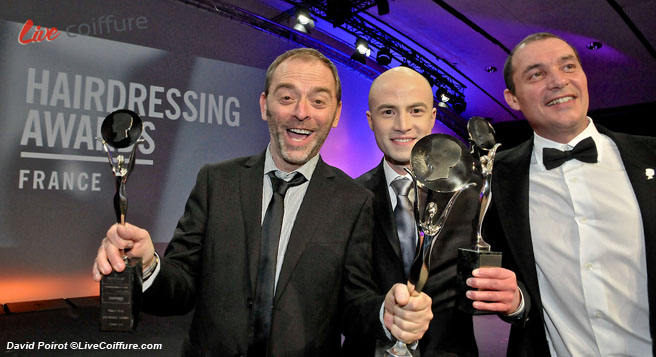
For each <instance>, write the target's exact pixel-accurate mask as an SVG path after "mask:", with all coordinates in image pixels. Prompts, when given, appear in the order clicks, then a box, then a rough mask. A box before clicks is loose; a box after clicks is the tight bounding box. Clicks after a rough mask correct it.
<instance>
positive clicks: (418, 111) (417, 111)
mask: <svg viewBox="0 0 656 357" xmlns="http://www.w3.org/2000/svg"><path fill="white" fill-rule="evenodd" d="M423 112H424V111H423V110H422V109H420V108H414V109H412V110H411V111H410V113H412V114H421V113H423Z"/></svg>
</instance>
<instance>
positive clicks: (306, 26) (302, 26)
mask: <svg viewBox="0 0 656 357" xmlns="http://www.w3.org/2000/svg"><path fill="white" fill-rule="evenodd" d="M295 15H296V24H294V30H296V31H298V32H303V33H310V30H311V29H313V28H314V20H312V17H311V16H310V11H309V10H308V9H306V8H304V7H300V6H299V7H297V8H296V14H295Z"/></svg>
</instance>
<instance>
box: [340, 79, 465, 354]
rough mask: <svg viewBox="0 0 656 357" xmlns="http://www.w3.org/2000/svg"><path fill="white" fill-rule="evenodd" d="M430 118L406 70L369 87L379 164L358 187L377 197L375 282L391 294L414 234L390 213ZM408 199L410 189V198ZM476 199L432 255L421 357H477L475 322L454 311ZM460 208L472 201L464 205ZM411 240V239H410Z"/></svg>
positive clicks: (372, 344)
mask: <svg viewBox="0 0 656 357" xmlns="http://www.w3.org/2000/svg"><path fill="white" fill-rule="evenodd" d="M435 115H436V109H435V108H434V107H433V94H432V89H431V86H430V84H429V83H428V81H427V80H426V79H425V78H424V77H423V76H421V75H420V74H419V73H417V72H416V71H414V70H412V69H410V68H407V67H396V68H392V69H390V70H388V71H386V72H384V73H383V74H381V75H380V76H379V77H378V78H376V80H374V82H373V83H372V85H371V89H370V92H369V110H368V111H367V120H368V121H369V126H370V127H371V130H373V132H374V135H375V138H376V143H377V144H378V147H379V148H380V150H381V151H382V152H383V154H384V158H383V160H382V161H381V163H380V164H379V165H378V166H376V167H375V168H374V169H372V170H371V171H369V172H367V173H365V174H364V175H362V176H360V177H359V178H357V179H356V181H357V182H358V183H360V184H362V185H363V186H365V187H366V188H368V189H369V190H371V191H372V192H373V193H374V196H375V197H374V210H375V232H374V239H373V247H372V249H373V262H372V265H373V276H372V279H373V280H374V282H375V283H376V285H377V286H378V288H379V289H380V291H381V292H384V291H387V290H389V289H390V287H392V286H393V285H394V284H395V283H405V282H407V278H408V275H407V274H408V273H407V271H408V265H409V263H410V261H411V259H412V257H414V254H415V251H414V250H415V246H416V232H415V231H414V230H415V228H414V225H411V228H410V231H409V232H408V227H407V226H405V225H404V224H403V223H402V222H399V221H397V219H396V218H395V213H394V211H395V209H396V208H397V205H400V204H403V203H402V202H400V201H402V200H404V198H401V199H399V198H398V196H397V191H398V190H399V187H401V186H407V184H408V183H409V182H410V181H409V180H410V177H409V175H408V174H407V173H406V172H405V171H404V168H406V167H409V166H410V153H411V151H412V147H413V146H414V144H415V143H416V142H417V141H418V140H419V139H421V138H423V137H424V136H426V135H428V134H430V133H431V131H432V128H433V125H434V124H435ZM477 179H478V178H477ZM397 180H407V181H405V184H402V183H395V181H397ZM412 195H413V194H412V191H411V192H410V194H409V196H410V197H412ZM411 199H412V198H411ZM476 200H477V191H476V189H468V190H467V191H465V192H464V193H463V195H462V196H461V198H460V199H459V201H458V202H457V203H456V205H455V206H454V208H453V209H454V211H453V213H452V214H451V216H450V218H449V220H448V221H447V223H446V225H445V229H444V231H443V233H442V235H441V236H440V239H439V241H438V242H437V243H436V244H437V247H436V249H435V251H434V253H433V255H432V257H431V271H430V277H429V279H428V282H427V283H426V286H425V288H424V292H425V293H426V294H428V295H429V296H430V297H431V298H432V310H433V316H434V318H433V320H432V321H431V322H430V325H429V329H428V331H427V332H426V333H425V334H424V336H423V338H422V339H421V340H420V341H419V345H418V348H417V349H418V350H420V352H421V355H424V356H429V355H440V354H448V353H452V354H457V355H460V356H468V355H474V356H475V355H477V354H478V351H477V348H476V341H475V339H474V331H473V326H472V316H471V315H468V314H465V313H463V312H461V311H459V310H458V309H457V308H456V306H455V300H456V290H455V289H456V287H455V286H456V285H455V282H456V280H455V277H456V258H457V252H458V248H461V247H462V248H471V247H473V246H474V239H473V234H472V219H473V218H474V216H475V215H476V213H477V212H476V208H477V206H476V202H477V201H476ZM445 202H446V200H445V199H440V200H439V204H443V203H445ZM464 202H474V203H473V204H469V205H467V204H464ZM441 208H442V207H441ZM397 216H398V215H397ZM397 222H399V223H397ZM408 237H412V238H411V241H408ZM383 315H384V318H386V319H389V318H392V316H391V315H392V312H389V311H386V310H385V311H384V312H383ZM356 318H357V317H356ZM393 343H394V340H393V339H390V338H388V337H386V336H385V335H382V336H381V335H380V334H379V335H377V336H371V335H365V333H364V332H363V333H362V334H361V335H359V336H358V335H350V336H349V335H346V340H345V341H344V347H343V349H344V351H345V352H346V354H347V355H362V356H371V355H374V351H376V353H375V354H376V355H380V354H381V351H384V350H385V349H387V348H389V347H390V346H391V345H392V344H393ZM414 347H417V346H414ZM415 354H416V353H415Z"/></svg>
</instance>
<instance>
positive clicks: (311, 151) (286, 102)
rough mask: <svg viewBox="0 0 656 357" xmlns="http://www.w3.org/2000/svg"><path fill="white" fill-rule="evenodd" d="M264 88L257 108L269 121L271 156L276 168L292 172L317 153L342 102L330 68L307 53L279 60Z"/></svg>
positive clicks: (337, 119) (337, 117) (337, 118)
mask: <svg viewBox="0 0 656 357" xmlns="http://www.w3.org/2000/svg"><path fill="white" fill-rule="evenodd" d="M267 89H268V94H265V93H262V95H261V96H260V112H261V114H262V119H263V120H265V121H267V122H268V124H269V134H270V140H271V156H272V157H273V161H274V162H275V164H276V166H277V167H278V169H280V170H283V171H286V172H291V171H294V170H296V169H297V168H299V167H301V166H302V165H303V164H305V163H306V162H307V161H308V160H310V159H311V158H312V157H314V156H315V155H316V154H318V153H319V149H321V145H323V143H324V141H325V140H326V137H327V136H328V133H329V132H330V129H331V127H336V126H337V123H338V121H339V116H340V113H341V109H342V103H341V102H340V101H338V99H337V95H336V83H335V79H334V77H333V74H332V72H331V70H330V69H329V68H328V67H327V66H326V65H325V64H323V63H321V62H320V61H319V60H317V59H315V58H312V57H308V56H296V57H291V58H289V59H287V60H285V61H284V62H282V63H280V65H279V66H278V68H276V70H275V72H274V73H273V76H272V79H271V84H270V86H269V88H267Z"/></svg>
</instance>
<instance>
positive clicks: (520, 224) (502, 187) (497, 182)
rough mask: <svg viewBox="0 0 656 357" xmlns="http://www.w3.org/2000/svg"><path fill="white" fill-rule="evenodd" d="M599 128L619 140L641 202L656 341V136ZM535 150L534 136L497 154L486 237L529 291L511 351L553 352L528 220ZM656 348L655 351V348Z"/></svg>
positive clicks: (526, 353)
mask: <svg viewBox="0 0 656 357" xmlns="http://www.w3.org/2000/svg"><path fill="white" fill-rule="evenodd" d="M597 129H598V130H599V132H600V133H602V134H605V135H607V136H608V137H610V138H611V139H612V140H613V141H614V142H615V143H616V144H617V147H618V149H619V152H620V156H621V159H622V162H623V163H624V167H625V168H626V172H627V174H628V177H629V180H630V181H631V185H632V187H633V191H634V192H635V195H636V198H637V199H638V205H639V206H640V211H641V215H642V219H643V226H644V233H645V249H646V256H647V274H648V286H647V289H648V294H649V306H650V309H649V324H650V329H651V338H652V341H656V220H654V219H653V217H654V212H655V211H656V179H652V180H648V179H647V177H646V175H645V169H647V168H655V169H656V138H653V137H640V136H632V135H627V134H620V133H613V132H610V131H608V130H606V129H604V128H603V127H599V126H597ZM532 151H533V138H531V139H530V140H528V141H526V142H524V143H522V144H520V145H518V146H517V147H514V148H512V149H509V150H506V151H503V152H500V153H499V154H498V155H497V158H496V161H495V165H494V174H493V175H494V176H493V179H492V196H493V199H492V207H491V210H490V211H491V212H490V215H489V219H488V220H487V221H486V223H487V222H489V223H490V226H489V227H486V228H489V234H488V237H491V239H493V241H492V244H493V247H494V248H496V249H501V250H503V251H504V255H503V262H504V266H505V267H507V268H509V269H511V270H513V271H514V272H515V273H516V274H517V278H518V280H520V281H522V282H523V283H524V286H525V290H524V294H525V297H527V298H529V299H530V300H531V305H532V307H531V309H530V311H528V313H527V314H525V316H524V318H523V319H521V320H518V321H515V322H514V323H513V327H512V328H511V333H510V340H509V345H508V355H510V356H549V346H548V345H547V340H546V334H545V331H544V318H543V306H542V301H541V299H540V289H539V287H538V278H537V272H536V267H535V257H534V255H533V244H532V242H531V232H530V226H529V213H528V186H529V164H530V160H531V154H532ZM610 189H612V188H610ZM493 232H494V233H493ZM527 293H528V296H526V294H527ZM653 352H654V355H656V348H654V349H653Z"/></svg>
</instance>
